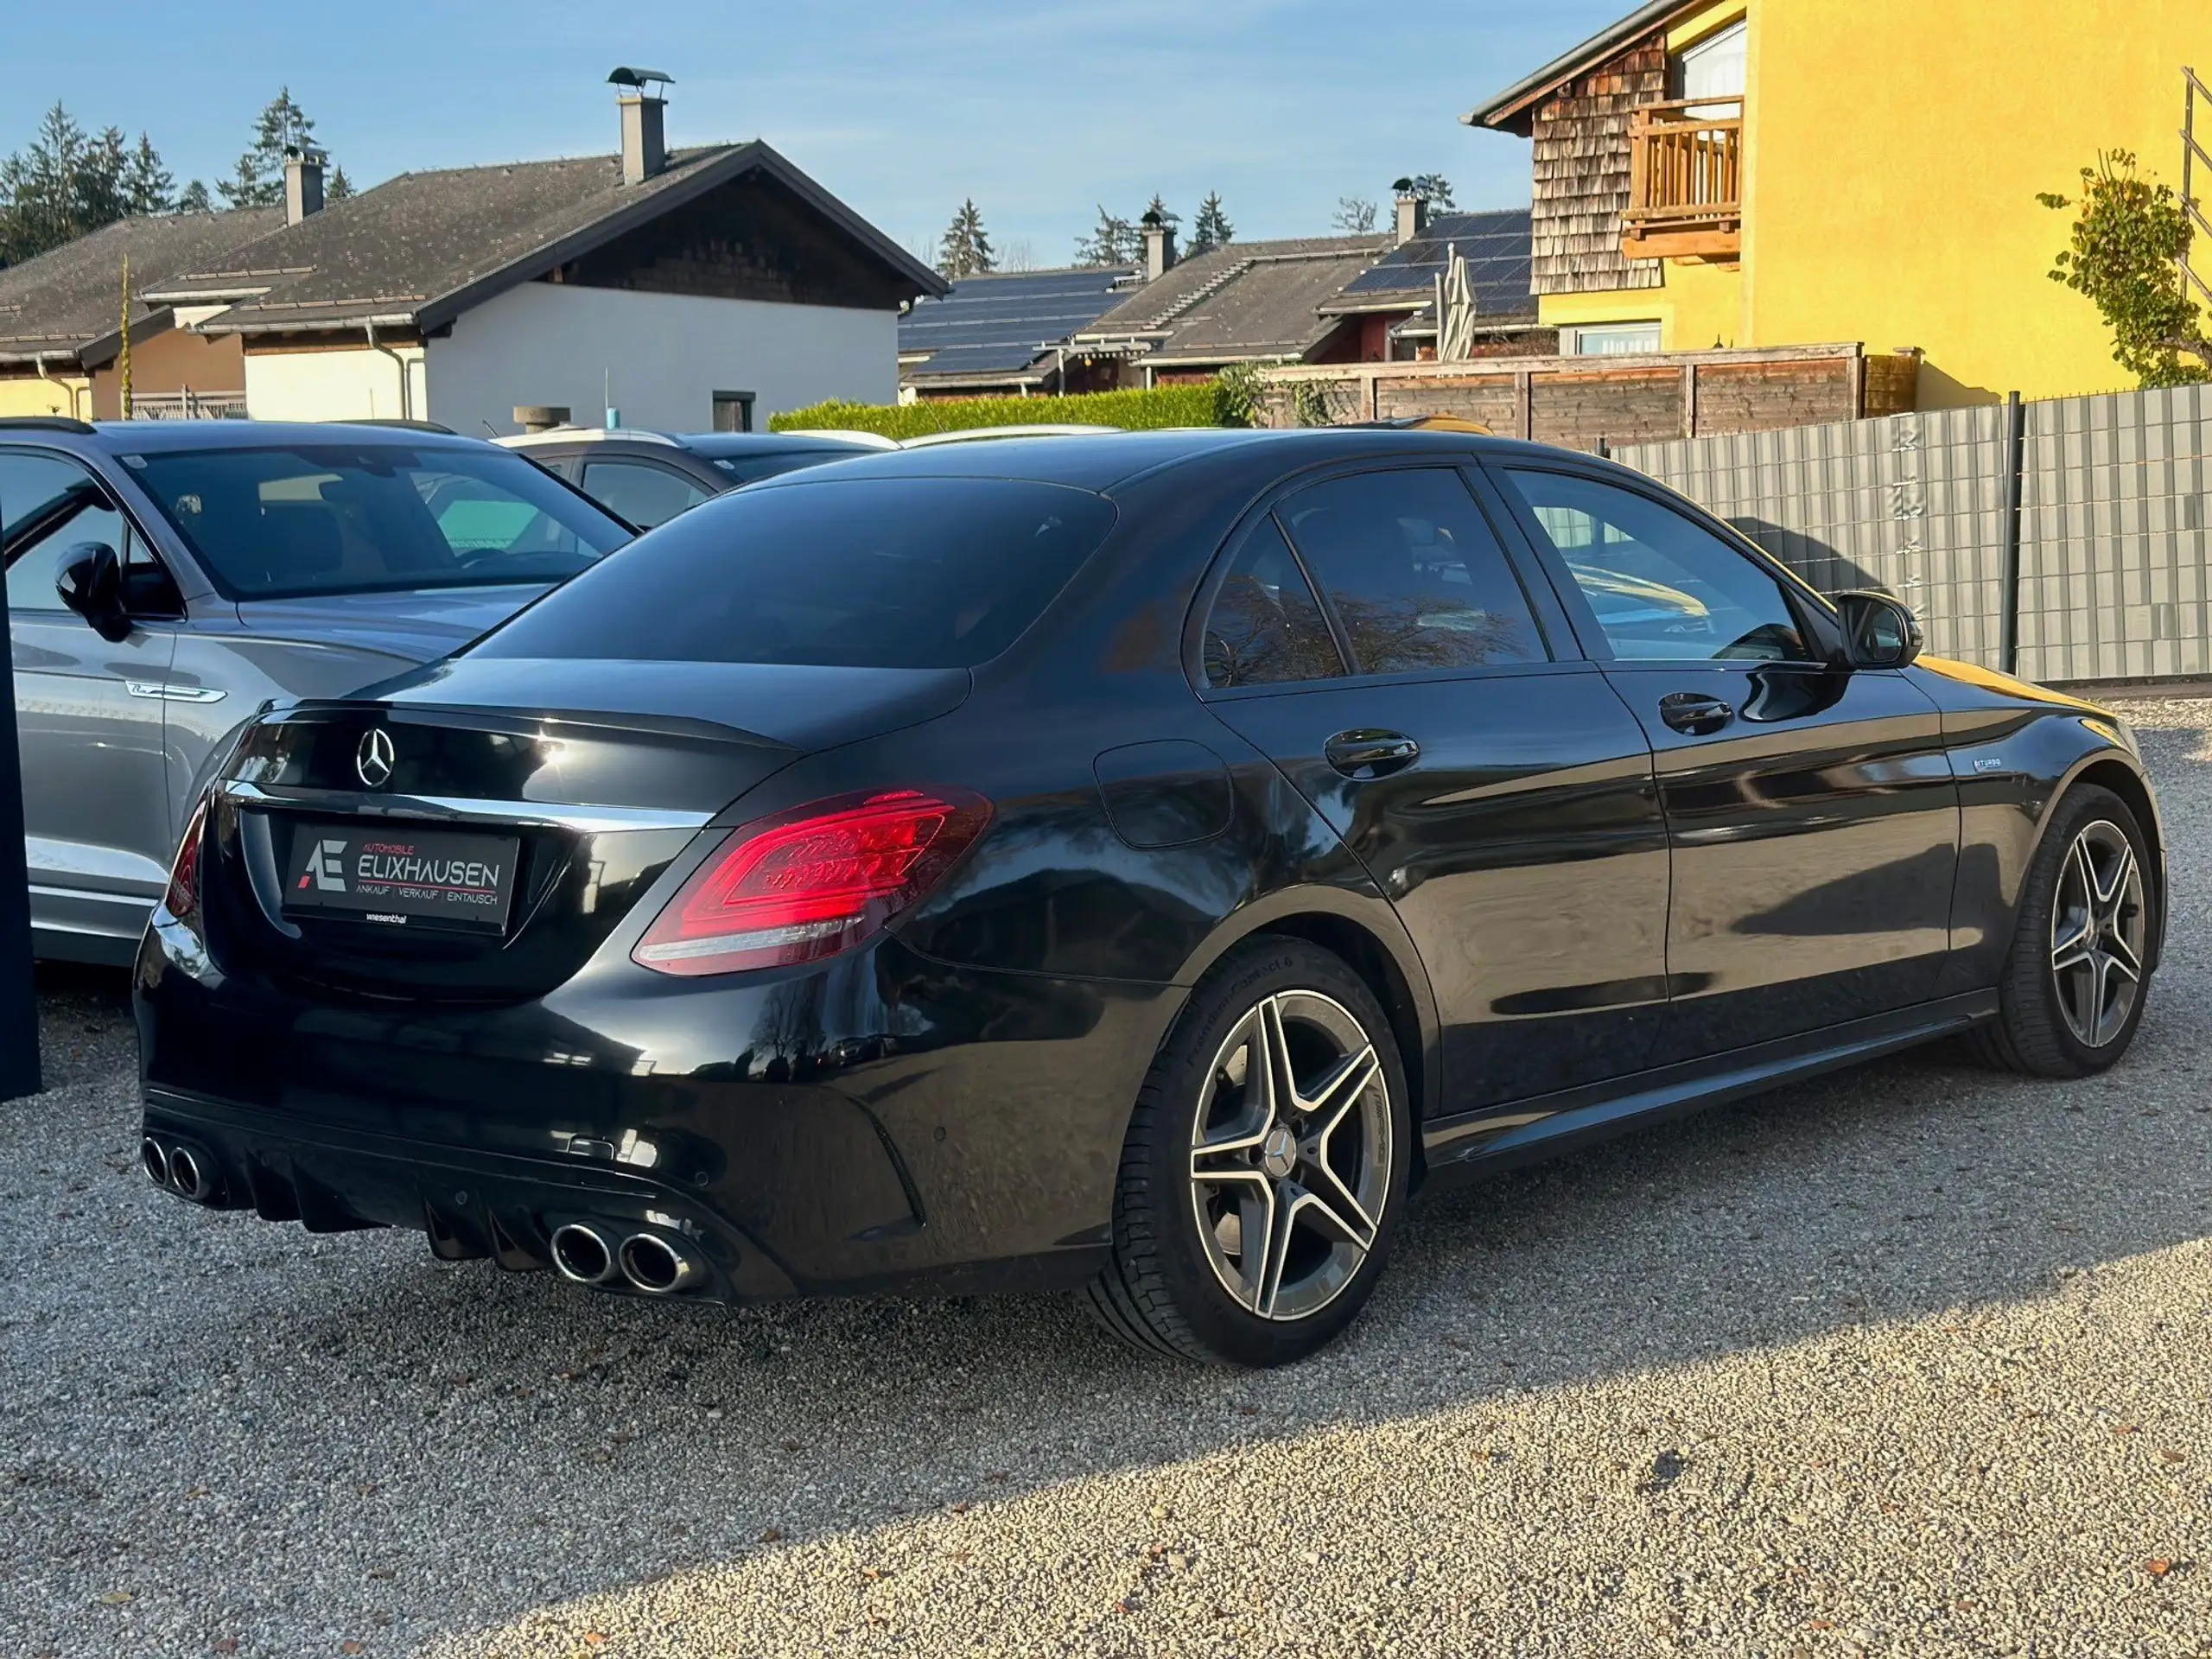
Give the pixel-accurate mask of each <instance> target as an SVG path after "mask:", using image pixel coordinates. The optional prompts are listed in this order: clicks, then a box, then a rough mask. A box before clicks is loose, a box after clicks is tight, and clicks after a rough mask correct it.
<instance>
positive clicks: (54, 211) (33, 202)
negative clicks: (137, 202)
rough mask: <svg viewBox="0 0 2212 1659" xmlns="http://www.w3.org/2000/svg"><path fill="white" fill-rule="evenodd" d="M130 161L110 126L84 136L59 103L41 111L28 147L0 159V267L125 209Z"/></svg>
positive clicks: (91, 227)
mask: <svg viewBox="0 0 2212 1659" xmlns="http://www.w3.org/2000/svg"><path fill="white" fill-rule="evenodd" d="M129 164H130V152H129V151H128V149H126V148H125V146H124V140H123V135H122V133H120V132H118V130H116V129H115V128H113V127H110V128H108V129H107V130H105V132H102V133H100V134H99V135H98V136H97V137H86V133H85V130H84V129H83V128H82V127H80V126H79V125H78V124H77V122H76V120H75V119H74V118H73V117H72V116H71V115H70V113H69V111H67V110H66V109H64V108H63V107H62V106H61V105H60V104H56V105H54V107H53V108H52V109H50V110H48V111H47V112H46V118H45V119H44V120H42V121H41V122H40V123H39V129H38V132H37V134H36V135H35V137H33V138H32V140H31V142H30V143H29V144H28V145H27V146H25V147H24V149H22V150H20V151H18V152H17V153H16V154H15V155H13V156H8V157H6V158H5V159H4V160H0V265H6V264H15V263H16V262H17V261H18V260H23V259H29V258H33V257H36V256H37V255H39V254H41V253H44V252H45V251H47V250H48V249H49V248H58V247H60V245H62V244H63V243H64V242H67V241H69V240H71V239H73V238H76V237H79V236H82V235H84V234H85V232H87V231H96V230H98V229H99V227H100V226H103V225H107V224H111V223H113V222H114V221H115V220H117V219H121V218H122V217H123V216H124V214H125V213H129V212H130V211H131V208H130V200H129V195H128V193H127V190H126V188H125V182H124V175H125V173H126V171H127V169H128V167H129Z"/></svg>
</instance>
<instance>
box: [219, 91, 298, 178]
mask: <svg viewBox="0 0 2212 1659" xmlns="http://www.w3.org/2000/svg"><path fill="white" fill-rule="evenodd" d="M314 141H315V123H314V121H313V120H311V119H309V118H308V112H307V111H305V110H303V109H302V108H301V107H300V106H299V105H297V104H296V103H294V102H293V101H292V89H291V88H290V87H289V86H279V87H278V88H277V97H276V99H274V101H272V102H271V103H270V105H269V107H268V108H267V109H265V110H264V111H262V112H261V114H260V116H259V118H257V119H256V120H255V122H254V124H253V143H251V144H250V145H248V146H247V148H246V150H245V154H244V155H242V156H239V157H238V168H237V170H236V171H235V172H234V173H233V174H232V176H231V177H229V178H227V179H226V180H224V181H222V182H221V183H220V184H219V185H217V186H216V187H215V188H217V189H219V190H220V191H221V192H222V193H223V200H225V201H226V202H228V203H229V204H230V205H231V206H232V207H277V206H278V205H279V204H280V203H282V202H283V200H284V152H285V151H286V150H287V149H306V148H307V147H308V145H309V144H311V143H314Z"/></svg>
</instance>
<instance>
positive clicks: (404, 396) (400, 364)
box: [361, 317, 415, 421]
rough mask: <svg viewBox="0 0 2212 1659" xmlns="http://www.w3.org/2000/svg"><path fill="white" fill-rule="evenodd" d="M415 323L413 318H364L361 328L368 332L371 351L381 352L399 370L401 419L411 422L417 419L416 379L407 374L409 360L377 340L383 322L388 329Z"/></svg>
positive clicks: (372, 405) (372, 406)
mask: <svg viewBox="0 0 2212 1659" xmlns="http://www.w3.org/2000/svg"><path fill="white" fill-rule="evenodd" d="M414 321H415V319H414V318H412V317H363V318H362V319H361V327H364V328H365V329H366V330H368V334H369V349H370V350H371V351H372V352H381V353H383V354H384V355H385V356H386V357H388V358H390V359H391V360H392V363H393V364H394V365H396V366H397V368H398V370H399V418H400V419H401V420H403V421H411V420H413V419H414V418H415V381H414V377H413V376H412V375H410V374H409V373H408V372H407V359H405V358H404V357H402V356H401V355H400V354H399V353H397V352H395V351H393V350H392V349H391V346H386V345H385V344H383V343H382V342H381V341H379V340H378V339H377V324H378V323H380V322H381V323H382V324H384V326H385V327H387V328H390V327H394V326H395V325H396V326H397V327H403V328H404V327H410V326H412V324H413V323H414ZM370 407H371V408H374V407H375V405H374V404H371V405H370Z"/></svg>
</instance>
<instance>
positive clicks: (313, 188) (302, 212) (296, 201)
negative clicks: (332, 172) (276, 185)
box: [284, 144, 324, 225]
mask: <svg viewBox="0 0 2212 1659" xmlns="http://www.w3.org/2000/svg"><path fill="white" fill-rule="evenodd" d="M323 160H324V156H323V153H322V152H321V150H319V149H302V148H301V147H300V146H299V145H297V144H287V145H286V146H285V147H284V222H285V223H286V224H287V225H296V224H298V223H299V222H300V221H301V220H302V219H305V218H307V217H308V215H310V214H312V213H321V211H322V163H323Z"/></svg>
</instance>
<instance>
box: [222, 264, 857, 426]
mask: <svg viewBox="0 0 2212 1659" xmlns="http://www.w3.org/2000/svg"><path fill="white" fill-rule="evenodd" d="M429 351H430V358H429V410H428V415H429V419H431V420H434V421H438V422H441V423H443V424H445V425H447V426H449V427H451V428H453V429H454V431H456V432H467V433H469V434H471V435H474V436H479V437H480V436H482V435H484V426H485V423H490V425H491V426H492V427H493V429H495V430H497V431H499V432H502V433H505V432H513V431H516V430H518V428H517V426H516V425H515V421H514V409H515V405H516V404H567V405H568V406H569V409H570V410H572V411H573V413H574V417H575V420H576V421H577V422H578V423H580V424H582V425H585V426H596V425H598V424H599V423H600V421H601V418H602V415H601V411H602V410H603V408H604V406H605V398H604V394H603V390H602V388H603V386H604V385H605V382H604V380H603V378H602V377H603V376H604V374H605V373H606V372H607V371H609V370H612V371H613V393H614V406H615V407H616V408H617V409H619V410H621V411H622V423H623V424H624V425H625V426H644V427H658V428H660V429H664V430H667V431H671V432H703V431H705V430H707V429H709V427H710V426H711V425H712V424H713V416H714V402H713V399H714V394H715V392H717V391H750V392H752V393H753V394H755V397H756V400H757V401H756V402H755V403H754V404H753V422H754V425H755V426H756V428H758V429H762V430H765V429H766V427H767V423H768V416H771V415H772V414H774V413H776V412H777V411H778V410H786V409H798V408H800V407H802V406H803V405H804V404H812V403H818V402H820V401H821V400H822V399H823V398H824V397H849V398H852V399H855V400H856V401H859V402H861V403H871V404H887V403H891V402H893V401H894V400H895V399H896V398H897V397H898V395H899V322H898V318H897V317H896V316H895V315H893V313H892V312H890V311H887V310H886V311H861V310H848V309H845V308H839V307H832V306H820V305H776V304H771V303H769V302H765V301H760V300H716V299H707V298H702V297H699V296H693V295H688V294H639V293H633V292H632V291H630V290H628V289H609V288H572V287H566V286H562V285H558V284H556V283H522V284H520V285H519V286H518V287H515V288H511V289H508V290H507V291H506V292H505V293H504V294H501V295H499V296H498V297H497V298H495V299H493V300H490V301H488V302H486V303H485V304H483V305H480V306H478V307H476V308H474V309H473V310H470V311H467V312H464V313H462V314H461V316H460V317H459V318H457V319H456V320H455V321H454V326H453V333H452V334H451V335H450V336H448V337H447V338H444V339H439V340H431V341H430V342H429ZM386 368H387V370H389V368H390V365H388V364H387V365H386ZM254 412H255V413H256V414H258V413H259V412H260V411H259V410H255V411H254ZM423 413H424V411H423V410H422V409H419V408H418V409H417V410H416V414H417V415H418V416H419V415H422V414H423Z"/></svg>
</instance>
